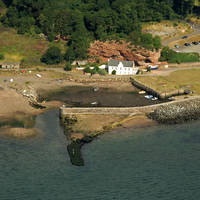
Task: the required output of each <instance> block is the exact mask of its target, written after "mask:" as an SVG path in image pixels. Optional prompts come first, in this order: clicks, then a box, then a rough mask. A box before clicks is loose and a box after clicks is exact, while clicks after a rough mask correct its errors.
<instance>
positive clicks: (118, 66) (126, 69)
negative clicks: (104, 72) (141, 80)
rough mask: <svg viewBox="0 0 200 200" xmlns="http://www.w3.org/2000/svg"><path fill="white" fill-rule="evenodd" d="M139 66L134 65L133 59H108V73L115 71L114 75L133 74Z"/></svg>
mask: <svg viewBox="0 0 200 200" xmlns="http://www.w3.org/2000/svg"><path fill="white" fill-rule="evenodd" d="M138 69H139V67H135V63H134V61H119V60H110V59H109V60H108V73H109V74H112V73H113V71H116V75H134V74H136V73H137V71H138Z"/></svg>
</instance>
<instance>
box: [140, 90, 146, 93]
mask: <svg viewBox="0 0 200 200" xmlns="http://www.w3.org/2000/svg"><path fill="white" fill-rule="evenodd" d="M138 93H139V94H145V93H146V92H145V91H144V90H141V91H139V92H138Z"/></svg>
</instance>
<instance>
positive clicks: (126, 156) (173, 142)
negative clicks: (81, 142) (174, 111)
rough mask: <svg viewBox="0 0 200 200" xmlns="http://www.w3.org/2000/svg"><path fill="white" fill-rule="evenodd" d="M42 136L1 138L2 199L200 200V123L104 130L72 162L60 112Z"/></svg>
mask: <svg viewBox="0 0 200 200" xmlns="http://www.w3.org/2000/svg"><path fill="white" fill-rule="evenodd" d="M36 126H37V128H38V129H39V130H40V131H41V134H39V135H38V136H36V137H34V138H31V139H25V140H19V139H13V138H8V137H5V136H0V200H82V199H83V200H114V199H115V200H174V199H175V200H184V199H185V200H193V199H194V200H198V199H200V171H199V166H200V131H199V130H200V122H199V121H197V122H193V123H190V124H185V125H176V126H161V127H154V128H149V129H147V128H146V129H139V130H134V129H132V130H131V129H129V130H127V129H124V131H121V132H117V131H116V132H112V133H109V134H105V135H103V136H101V137H99V139H97V140H95V141H94V142H92V143H90V144H88V145H86V146H84V147H83V155H84V159H85V163H86V166H85V167H75V166H72V165H71V164H70V160H69V157H68V154H67V151H66V140H65V137H64V135H63V132H62V129H61V128H60V126H59V120H58V113H57V111H50V112H47V113H45V114H43V115H40V116H38V117H37V123H36Z"/></svg>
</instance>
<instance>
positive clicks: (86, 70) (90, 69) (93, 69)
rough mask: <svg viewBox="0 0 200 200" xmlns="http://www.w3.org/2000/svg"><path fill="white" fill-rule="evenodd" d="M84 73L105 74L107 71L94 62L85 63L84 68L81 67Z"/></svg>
mask: <svg viewBox="0 0 200 200" xmlns="http://www.w3.org/2000/svg"><path fill="white" fill-rule="evenodd" d="M83 72H84V73H90V74H91V75H94V74H99V75H106V74H107V72H106V71H105V70H104V69H100V68H99V67H98V66H97V64H96V63H93V64H90V65H87V66H86V67H85V68H84V69H83Z"/></svg>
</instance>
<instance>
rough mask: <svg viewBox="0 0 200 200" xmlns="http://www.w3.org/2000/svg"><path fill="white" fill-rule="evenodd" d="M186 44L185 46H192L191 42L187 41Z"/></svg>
mask: <svg viewBox="0 0 200 200" xmlns="http://www.w3.org/2000/svg"><path fill="white" fill-rule="evenodd" d="M184 45H185V46H191V45H192V44H191V43H185V44H184Z"/></svg>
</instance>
